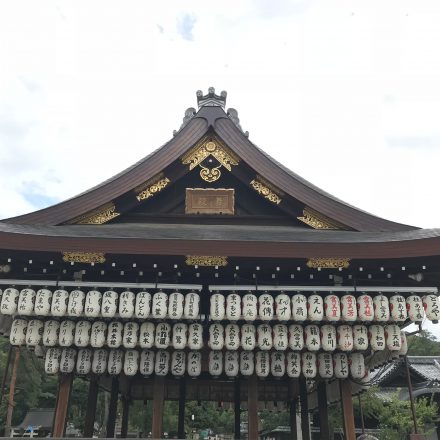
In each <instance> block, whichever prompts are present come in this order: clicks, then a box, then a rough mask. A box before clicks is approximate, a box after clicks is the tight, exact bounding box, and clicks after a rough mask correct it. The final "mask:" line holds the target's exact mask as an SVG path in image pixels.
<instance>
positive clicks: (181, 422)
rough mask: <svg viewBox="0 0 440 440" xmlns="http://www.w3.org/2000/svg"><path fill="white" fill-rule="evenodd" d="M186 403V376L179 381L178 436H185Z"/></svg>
mask: <svg viewBox="0 0 440 440" xmlns="http://www.w3.org/2000/svg"><path fill="white" fill-rule="evenodd" d="M185 403H186V380H185V378H184V377H182V378H181V379H180V383H179V419H178V422H177V437H179V438H185Z"/></svg>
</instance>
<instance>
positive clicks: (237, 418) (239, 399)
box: [234, 377, 241, 440]
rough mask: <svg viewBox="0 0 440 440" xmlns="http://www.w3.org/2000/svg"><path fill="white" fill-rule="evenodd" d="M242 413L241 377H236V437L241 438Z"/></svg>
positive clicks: (236, 439)
mask: <svg viewBox="0 0 440 440" xmlns="http://www.w3.org/2000/svg"><path fill="white" fill-rule="evenodd" d="M240 415H241V396H240V378H238V377H237V378H236V379H235V384H234V434H235V435H234V437H235V440H240Z"/></svg>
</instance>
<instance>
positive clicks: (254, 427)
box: [248, 373, 258, 440]
mask: <svg viewBox="0 0 440 440" xmlns="http://www.w3.org/2000/svg"><path fill="white" fill-rule="evenodd" d="M248 439H249V440H258V378H257V376H256V375H255V373H254V374H253V375H252V376H251V377H249V379H248Z"/></svg>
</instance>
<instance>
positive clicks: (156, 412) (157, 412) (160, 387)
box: [151, 376, 165, 439]
mask: <svg viewBox="0 0 440 440" xmlns="http://www.w3.org/2000/svg"><path fill="white" fill-rule="evenodd" d="M164 400H165V378H164V377H163V376H156V377H155V378H154V383H153V423H152V425H153V426H152V428H151V433H152V436H153V438H154V439H156V438H162V431H163V429H162V425H163V407H164Z"/></svg>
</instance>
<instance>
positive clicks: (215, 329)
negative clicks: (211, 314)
mask: <svg viewBox="0 0 440 440" xmlns="http://www.w3.org/2000/svg"><path fill="white" fill-rule="evenodd" d="M224 345H225V330H224V328H223V326H222V325H221V324H217V323H216V324H211V325H210V326H209V340H208V347H209V348H210V349H211V350H221V349H222V348H223V346H224Z"/></svg>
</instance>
